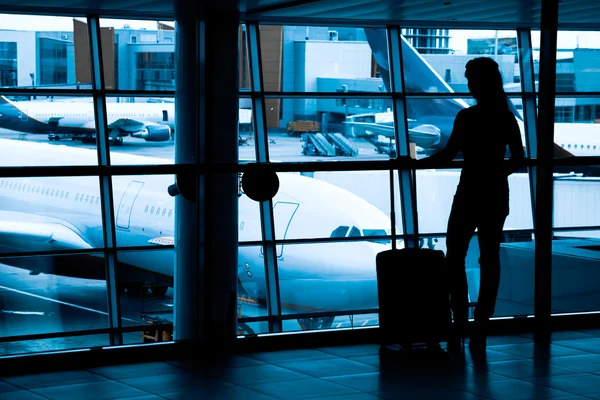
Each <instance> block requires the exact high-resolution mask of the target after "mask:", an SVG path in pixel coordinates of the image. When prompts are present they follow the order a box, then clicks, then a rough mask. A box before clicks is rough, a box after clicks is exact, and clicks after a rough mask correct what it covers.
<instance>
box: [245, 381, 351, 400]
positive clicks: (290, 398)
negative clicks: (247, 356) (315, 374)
mask: <svg viewBox="0 0 600 400" xmlns="http://www.w3.org/2000/svg"><path fill="white" fill-rule="evenodd" d="M248 388H249V389H252V390H255V391H257V392H261V393H265V394H268V395H270V396H273V397H276V398H278V399H286V400H294V399H316V398H321V397H327V396H344V397H345V396H346V395H350V394H360V392H359V391H357V390H353V389H350V388H348V387H345V386H342V385H338V384H335V383H332V382H327V381H325V380H323V379H317V378H311V379H302V380H299V381H290V382H273V383H263V384H260V385H250V386H248ZM340 400H343V398H340Z"/></svg>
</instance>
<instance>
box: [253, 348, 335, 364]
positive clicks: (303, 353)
mask: <svg viewBox="0 0 600 400" xmlns="http://www.w3.org/2000/svg"><path fill="white" fill-rule="evenodd" d="M244 355H245V356H246V357H248V358H252V359H255V360H259V361H262V362H265V363H269V364H281V363H285V362H294V361H307V360H324V359H327V358H335V356H334V355H332V354H327V353H323V352H322V351H317V350H307V349H301V350H284V351H269V352H264V353H248V354H244Z"/></svg>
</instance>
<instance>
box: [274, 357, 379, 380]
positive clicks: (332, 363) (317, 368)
mask: <svg viewBox="0 0 600 400" xmlns="http://www.w3.org/2000/svg"><path fill="white" fill-rule="evenodd" d="M279 365H280V366H281V367H283V368H286V369H289V370H292V371H296V372H299V373H302V374H306V375H309V376H313V377H315V378H323V377H326V376H340V375H348V374H362V373H366V372H376V371H377V368H375V367H373V366H371V365H367V364H363V363H359V362H356V361H352V360H347V359H344V358H334V359H327V360H314V361H300V362H293V363H282V364H279Z"/></svg>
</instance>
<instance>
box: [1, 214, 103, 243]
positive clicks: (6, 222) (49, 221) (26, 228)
mask: <svg viewBox="0 0 600 400" xmlns="http://www.w3.org/2000/svg"><path fill="white" fill-rule="evenodd" d="M0 248H2V249H4V250H5V251H9V252H13V251H14V252H16V251H49V250H67V249H92V248H93V246H91V245H90V243H88V242H87V241H86V240H85V239H84V238H83V237H82V236H81V235H80V234H79V233H77V232H76V231H75V229H74V228H71V227H70V226H69V224H68V223H66V222H62V221H61V220H59V219H55V218H46V217H38V216H36V215H31V214H25V213H18V212H11V211H1V212H0Z"/></svg>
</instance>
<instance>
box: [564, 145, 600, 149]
mask: <svg viewBox="0 0 600 400" xmlns="http://www.w3.org/2000/svg"><path fill="white" fill-rule="evenodd" d="M560 147H562V148H563V149H564V148H565V145H564V144H561V145H560ZM567 148H568V149H570V148H571V145H570V144H567ZM573 148H575V149H576V148H577V145H576V144H575V145H573ZM579 148H580V149H585V146H584V145H579ZM587 149H588V150H590V149H594V150H596V145H594V146H590V145H589V144H588V145H587Z"/></svg>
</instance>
